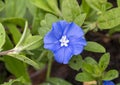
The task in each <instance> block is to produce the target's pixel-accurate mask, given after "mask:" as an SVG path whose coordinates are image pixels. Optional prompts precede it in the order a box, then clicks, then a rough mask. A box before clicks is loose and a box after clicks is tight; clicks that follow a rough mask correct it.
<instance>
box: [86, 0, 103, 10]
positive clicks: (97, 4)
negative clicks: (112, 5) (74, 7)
mask: <svg viewBox="0 0 120 85" xmlns="http://www.w3.org/2000/svg"><path fill="white" fill-rule="evenodd" d="M85 1H86V2H87V4H88V5H89V6H90V7H91V8H93V9H94V10H96V11H100V10H101V4H100V2H99V0H97V1H96V0H85Z"/></svg>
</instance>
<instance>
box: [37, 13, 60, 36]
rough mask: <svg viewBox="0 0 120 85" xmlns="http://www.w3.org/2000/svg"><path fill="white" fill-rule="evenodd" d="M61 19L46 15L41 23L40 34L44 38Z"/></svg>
mask: <svg viewBox="0 0 120 85" xmlns="http://www.w3.org/2000/svg"><path fill="white" fill-rule="evenodd" d="M58 20H59V19H58V18H57V17H56V16H55V15H52V14H46V15H45V19H43V20H42V21H41V23H40V24H41V27H40V28H39V29H38V32H39V34H40V35H41V36H42V37H44V35H45V34H46V33H47V32H48V31H49V30H50V28H51V27H52V24H53V23H54V22H57V21H58Z"/></svg>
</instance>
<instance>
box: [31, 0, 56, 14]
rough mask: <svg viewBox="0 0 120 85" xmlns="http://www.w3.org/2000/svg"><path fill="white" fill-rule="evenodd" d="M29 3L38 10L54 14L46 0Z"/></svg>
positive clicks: (32, 0) (33, 0) (35, 0)
mask: <svg viewBox="0 0 120 85" xmlns="http://www.w3.org/2000/svg"><path fill="white" fill-rule="evenodd" d="M31 3H32V4H34V5H35V6H37V7H38V8H40V9H42V10H44V11H47V12H51V13H53V14H56V13H55V12H54V11H53V10H52V9H51V8H50V7H49V5H48V3H47V1H46V0H44V1H43V0H31Z"/></svg>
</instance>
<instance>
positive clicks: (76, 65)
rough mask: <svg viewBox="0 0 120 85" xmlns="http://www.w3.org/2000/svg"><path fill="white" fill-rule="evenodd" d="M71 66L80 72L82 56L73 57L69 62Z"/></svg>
mask: <svg viewBox="0 0 120 85" xmlns="http://www.w3.org/2000/svg"><path fill="white" fill-rule="evenodd" d="M69 66H70V67H71V68H72V69H74V70H77V71H79V70H80V68H81V67H82V56H80V55H78V56H74V57H72V59H71V60H70V62H69Z"/></svg>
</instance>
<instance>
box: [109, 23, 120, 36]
mask: <svg viewBox="0 0 120 85" xmlns="http://www.w3.org/2000/svg"><path fill="white" fill-rule="evenodd" d="M116 32H120V25H118V26H116V27H114V28H112V29H110V30H109V34H110V35H112V34H114V33H116Z"/></svg>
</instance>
